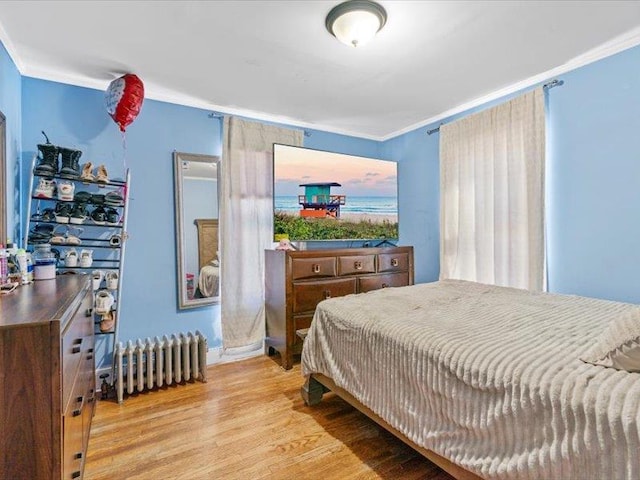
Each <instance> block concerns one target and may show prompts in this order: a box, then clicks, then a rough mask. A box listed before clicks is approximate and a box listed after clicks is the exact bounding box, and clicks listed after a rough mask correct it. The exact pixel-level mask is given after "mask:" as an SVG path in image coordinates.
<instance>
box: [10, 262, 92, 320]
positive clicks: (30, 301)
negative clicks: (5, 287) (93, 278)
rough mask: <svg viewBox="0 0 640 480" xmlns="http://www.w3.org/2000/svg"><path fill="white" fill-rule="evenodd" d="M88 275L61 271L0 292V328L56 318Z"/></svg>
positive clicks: (66, 307)
mask: <svg viewBox="0 0 640 480" xmlns="http://www.w3.org/2000/svg"><path fill="white" fill-rule="evenodd" d="M89 278H90V275H61V276H58V277H56V279H55V280H40V281H37V282H34V283H32V284H31V285H24V286H20V287H18V288H16V289H15V290H14V291H13V292H11V293H9V294H7V295H1V296H0V329H2V328H9V327H16V326H28V325H29V324H38V323H44V322H50V321H52V320H60V318H61V316H63V315H64V313H65V312H66V311H67V310H68V309H69V307H70V306H71V305H72V304H73V302H74V300H75V299H76V297H77V296H78V293H79V292H80V291H81V290H83V289H84V288H85V287H86V286H87V283H88V281H89Z"/></svg>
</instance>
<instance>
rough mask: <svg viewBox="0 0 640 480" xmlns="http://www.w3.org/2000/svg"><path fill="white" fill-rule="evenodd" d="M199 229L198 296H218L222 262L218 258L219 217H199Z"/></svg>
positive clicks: (197, 226)
mask: <svg viewBox="0 0 640 480" xmlns="http://www.w3.org/2000/svg"><path fill="white" fill-rule="evenodd" d="M193 223H194V224H195V225H196V228H197V229H198V265H199V267H200V270H199V273H198V291H197V294H196V295H197V296H198V297H217V296H218V295H219V294H220V264H219V258H218V251H219V248H218V219H217V218H197V219H195V220H194V221H193Z"/></svg>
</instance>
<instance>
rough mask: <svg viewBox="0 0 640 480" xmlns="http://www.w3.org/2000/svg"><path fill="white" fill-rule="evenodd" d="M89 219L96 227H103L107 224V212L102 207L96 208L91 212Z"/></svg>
mask: <svg viewBox="0 0 640 480" xmlns="http://www.w3.org/2000/svg"><path fill="white" fill-rule="evenodd" d="M91 219H92V220H93V223H95V224H96V225H104V224H105V223H106V222H107V212H105V210H104V208H102V207H96V208H94V209H93V212H91Z"/></svg>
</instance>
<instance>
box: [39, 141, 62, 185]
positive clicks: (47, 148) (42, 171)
mask: <svg viewBox="0 0 640 480" xmlns="http://www.w3.org/2000/svg"><path fill="white" fill-rule="evenodd" d="M33 173H34V174H35V175H42V176H45V177H53V176H54V175H55V174H56V173H58V147H56V146H55V145H52V144H51V143H46V144H39V145H38V165H37V166H36V167H35V168H34V169H33Z"/></svg>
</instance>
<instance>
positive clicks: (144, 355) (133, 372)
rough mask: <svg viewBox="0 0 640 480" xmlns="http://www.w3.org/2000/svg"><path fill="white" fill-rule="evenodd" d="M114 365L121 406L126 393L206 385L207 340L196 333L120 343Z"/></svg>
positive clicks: (117, 346)
mask: <svg viewBox="0 0 640 480" xmlns="http://www.w3.org/2000/svg"><path fill="white" fill-rule="evenodd" d="M115 362H116V391H117V394H118V403H122V400H123V397H124V392H125V390H126V392H127V393H129V394H131V393H133V392H134V391H138V392H142V391H143V390H145V389H151V388H153V387H161V386H163V385H171V384H173V383H181V382H183V381H189V380H201V381H203V382H206V381H207V338H206V337H205V336H204V335H202V334H201V333H200V332H198V331H196V333H195V334H193V333H191V332H187V333H177V334H173V335H171V336H170V337H167V335H165V336H163V337H162V339H160V338H158V337H155V338H154V339H153V340H151V339H150V338H147V339H146V340H145V341H144V342H143V341H142V340H141V339H137V340H135V341H134V340H129V341H128V342H127V344H126V345H124V344H123V343H122V342H118V344H117V345H116V348H115Z"/></svg>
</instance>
